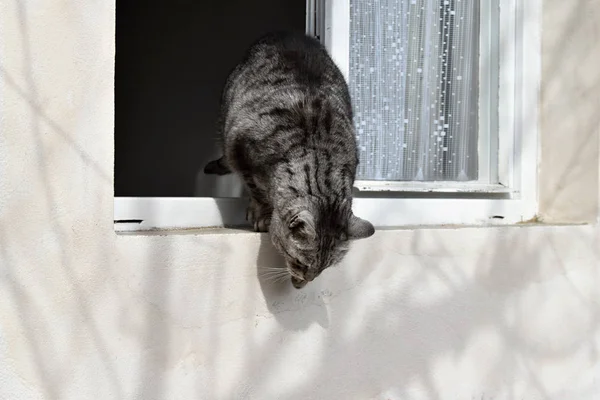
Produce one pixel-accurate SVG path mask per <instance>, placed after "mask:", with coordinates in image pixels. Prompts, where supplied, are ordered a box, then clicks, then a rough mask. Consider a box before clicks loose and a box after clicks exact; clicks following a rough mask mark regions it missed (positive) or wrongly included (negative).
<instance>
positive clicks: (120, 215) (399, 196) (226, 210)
mask: <svg viewBox="0 0 600 400" xmlns="http://www.w3.org/2000/svg"><path fill="white" fill-rule="evenodd" d="M541 2H542V0H491V1H487V0H481V1H480V7H481V8H480V12H481V20H480V29H481V38H480V56H481V55H484V56H488V57H489V55H490V54H498V57H499V59H498V60H497V63H496V60H493V62H494V63H495V64H497V65H498V66H499V67H498V70H497V71H494V70H491V69H489V68H488V69H486V68H480V85H481V87H480V92H481V93H488V94H489V93H490V92H489V90H490V89H491V86H490V85H493V84H494V83H493V82H495V81H496V82H497V81H499V89H498V94H497V106H498V113H497V118H498V121H497V123H498V129H497V130H496V129H494V131H495V133H494V134H492V135H483V137H484V140H479V155H480V157H479V158H480V160H483V161H482V162H480V165H479V168H480V171H483V173H481V174H480V176H481V175H483V176H488V177H489V176H490V175H491V174H495V175H497V177H498V183H489V182H486V181H485V180H480V181H477V182H377V181H357V182H356V184H355V186H356V188H357V189H358V190H359V191H361V192H367V193H366V196H367V197H362V193H361V196H359V197H357V198H355V199H354V212H355V214H356V215H358V216H360V217H362V218H366V219H368V220H370V221H371V222H373V224H374V225H375V226H377V227H393V226H415V225H417V226H418V225H482V224H483V225H486V224H514V223H519V222H524V221H527V220H531V219H533V218H535V216H536V213H537V206H538V199H537V195H538V151H539V146H538V137H539V122H538V113H539V98H540V96H539V93H540V81H541V12H542V5H541ZM492 7H498V9H499V19H497V21H498V24H497V25H496V24H495V23H493V21H494V19H493V18H492V15H493V13H495V12H497V11H498V9H496V10H493V9H492ZM349 17H350V0H308V1H307V13H306V20H307V24H306V26H307V32H309V33H316V34H317V35H319V36H320V37H321V39H322V40H323V41H324V43H325V45H326V47H327V48H328V49H329V51H330V53H331V55H332V58H333V59H334V60H335V62H336V63H337V64H338V66H339V67H340V69H341V70H342V73H343V74H344V76H346V77H348V71H349V68H348V66H349V49H350V47H349V41H350V39H349V38H350V35H349V29H350V18H349ZM493 29H495V30H497V32H498V34H499V38H500V39H499V41H497V42H499V43H500V51H499V52H497V51H494V49H493V46H494V44H493V42H492V41H491V40H490V38H491V37H492V35H491V31H492V30H493ZM480 64H481V63H480ZM490 71H492V72H491V73H490ZM493 73H497V77H495V79H492V74H493ZM480 97H481V101H480V131H482V130H483V131H485V130H486V129H487V132H488V133H489V132H491V131H492V130H491V125H490V124H491V123H492V122H491V121H492V118H493V116H491V115H489V114H490V113H489V111H488V110H489V109H490V107H489V106H490V103H489V102H490V101H495V100H496V99H495V98H493V97H492V96H489V95H488V96H480ZM496 134H497V137H496V136H495V135H496ZM496 146H497V147H496ZM482 154H483V157H482ZM496 168H497V170H496ZM369 193H371V194H372V196H371V197H368V196H369ZM456 193H460V195H455V194H456ZM453 196H454V198H453ZM246 204H247V199H239V198H201V197H195V198H171V197H169V198H165V197H116V198H115V229H116V230H118V231H130V230H133V231H135V230H151V229H182V228H199V227H219V226H236V225H243V224H245V208H246Z"/></svg>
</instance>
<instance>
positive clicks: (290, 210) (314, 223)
mask: <svg viewBox="0 0 600 400" xmlns="http://www.w3.org/2000/svg"><path fill="white" fill-rule="evenodd" d="M278 211H279V212H278ZM269 231H270V232H271V240H272V242H273V245H274V246H275V247H276V248H277V249H278V250H279V251H280V252H281V254H282V255H283V256H284V258H285V262H286V268H287V271H288V273H289V274H290V276H291V280H292V284H293V285H294V287H295V288H297V289H300V288H302V287H304V286H305V285H306V284H307V283H308V282H310V281H312V280H313V279H315V278H316V277H317V276H319V274H320V273H321V272H323V270H325V269H326V268H328V267H330V266H332V265H335V264H337V263H338V262H340V261H341V259H342V258H343V257H344V255H345V254H346V252H347V251H348V248H349V245H350V241H351V240H356V239H363V238H367V237H369V236H371V235H372V234H373V233H375V228H374V227H373V225H372V224H371V223H370V222H369V221H366V220H363V219H361V218H358V217H356V216H355V215H354V214H353V213H352V208H351V203H350V202H349V201H346V202H341V203H336V202H334V203H333V204H330V203H329V202H325V201H322V200H319V199H311V200H308V201H307V200H306V199H304V200H301V199H299V200H298V201H295V202H291V203H288V204H287V205H286V207H285V209H284V210H276V211H275V212H274V213H273V216H272V220H271V226H270V228H269Z"/></svg>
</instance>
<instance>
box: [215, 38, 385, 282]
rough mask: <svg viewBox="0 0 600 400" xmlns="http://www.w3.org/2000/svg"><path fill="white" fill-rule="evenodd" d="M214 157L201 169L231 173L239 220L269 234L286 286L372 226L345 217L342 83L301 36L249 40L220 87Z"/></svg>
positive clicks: (347, 165) (328, 261)
mask: <svg viewBox="0 0 600 400" xmlns="http://www.w3.org/2000/svg"><path fill="white" fill-rule="evenodd" d="M220 129H221V135H222V139H223V150H224V156H223V157H222V158H221V159H219V160H216V161H212V162H211V163H209V164H208V165H207V166H206V168H205V172H206V173H216V174H224V173H228V172H230V171H234V172H236V173H238V174H239V175H240V176H241V177H242V178H243V180H244V182H245V184H246V187H247V189H248V192H249V193H250V197H251V200H250V206H249V207H248V218H249V220H250V221H251V222H252V223H253V224H254V227H255V229H256V230H258V231H267V230H268V231H269V232H270V235H271V239H272V242H273V244H274V245H275V246H276V248H277V249H278V250H279V251H280V252H281V253H282V254H283V255H284V257H285V259H286V264H287V269H288V271H289V273H290V275H291V276H292V282H293V283H294V286H296V287H298V288H299V287H302V286H304V285H305V284H306V283H307V282H308V281H311V280H312V279H314V278H315V277H316V276H318V275H319V274H320V273H321V272H322V271H323V270H324V269H325V268H327V267H329V266H331V265H333V264H335V263H337V262H339V261H340V260H341V258H342V257H343V256H344V254H345V252H346V251H347V248H348V246H347V242H348V240H350V239H358V238H363V237H368V236H370V235H372V234H373V233H374V229H373V226H372V225H371V224H370V223H369V222H367V221H364V220H362V219H360V218H357V217H355V216H354V215H353V214H352V197H351V196H352V185H353V183H354V177H355V174H356V167H357V165H358V156H357V149H356V138H355V133H354V128H353V125H352V107H351V102H350V94H349V91H348V87H347V85H346V82H345V81H344V78H343V76H342V74H341V73H340V71H339V69H338V68H337V67H336V66H335V64H334V63H333V61H332V60H331V58H330V57H329V55H328V54H327V52H326V50H325V49H324V48H323V46H322V45H321V44H320V43H319V42H318V41H316V40H315V39H312V38H309V37H307V36H305V35H301V34H289V33H274V34H269V35H267V36H265V37H263V38H262V39H260V40H259V41H258V42H256V43H255V44H254V45H253V46H252V47H251V48H250V50H249V51H248V53H247V55H246V57H245V59H244V60H243V61H242V63H240V64H239V65H238V66H237V67H236V68H235V70H234V71H233V72H232V73H231V75H230V77H229V79H228V81H227V83H226V85H225V89H224V91H223V97H222V106H221V119H220Z"/></svg>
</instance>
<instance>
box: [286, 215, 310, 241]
mask: <svg viewBox="0 0 600 400" xmlns="http://www.w3.org/2000/svg"><path fill="white" fill-rule="evenodd" d="M288 227H289V228H290V232H292V234H293V235H294V237H296V238H298V239H308V240H312V239H314V238H316V237H317V231H316V230H315V219H314V218H313V215H312V214H311V213H310V212H309V211H306V210H304V211H300V212H299V213H298V214H296V215H294V216H293V217H292V218H290V221H289V222H288Z"/></svg>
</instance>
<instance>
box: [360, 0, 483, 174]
mask: <svg viewBox="0 0 600 400" xmlns="http://www.w3.org/2000/svg"><path fill="white" fill-rule="evenodd" d="M350 18H351V21H350V79H349V80H350V91H351V94H352V99H353V103H354V112H355V115H354V120H355V124H356V132H357V135H358V143H359V154H360V166H359V170H358V177H357V178H358V179H364V180H404V181H411V180H416V181H468V180H476V179H477V175H478V173H477V136H478V121H477V114H478V110H477V109H478V76H479V74H478V58H479V1H478V0H350Z"/></svg>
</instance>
